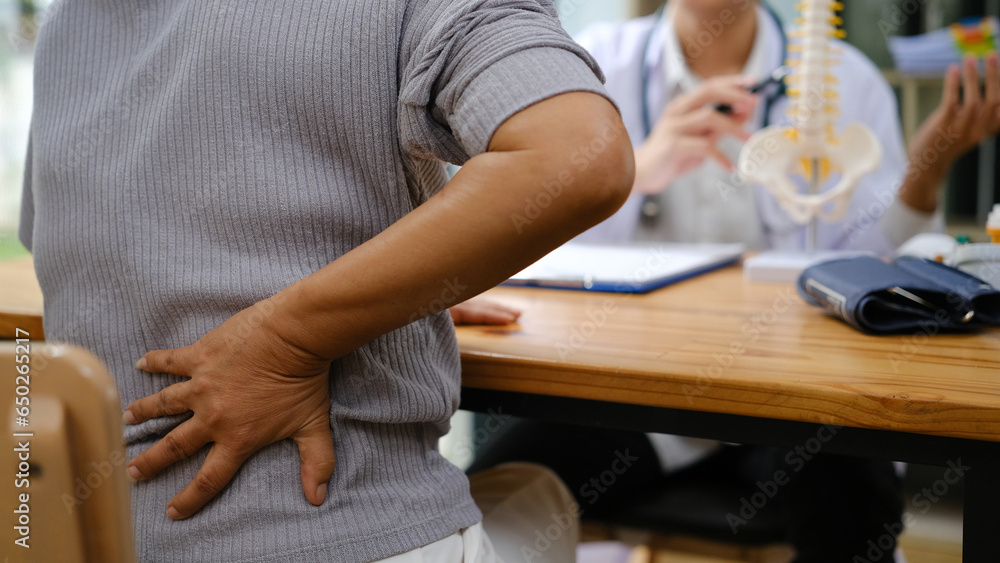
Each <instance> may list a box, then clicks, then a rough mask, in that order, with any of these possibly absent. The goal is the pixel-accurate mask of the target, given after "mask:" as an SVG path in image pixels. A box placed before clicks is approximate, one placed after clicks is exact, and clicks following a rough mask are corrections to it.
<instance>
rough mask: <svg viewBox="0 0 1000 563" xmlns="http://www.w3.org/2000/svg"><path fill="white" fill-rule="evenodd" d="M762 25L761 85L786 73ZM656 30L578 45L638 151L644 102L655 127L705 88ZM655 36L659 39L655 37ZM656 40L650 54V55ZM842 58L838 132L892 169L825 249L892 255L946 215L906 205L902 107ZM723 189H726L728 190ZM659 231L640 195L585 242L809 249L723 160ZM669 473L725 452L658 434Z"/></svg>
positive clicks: (668, 200)
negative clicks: (868, 145)
mask: <svg viewBox="0 0 1000 563" xmlns="http://www.w3.org/2000/svg"><path fill="white" fill-rule="evenodd" d="M756 9H757V10H758V22H759V23H760V24H761V25H758V33H757V38H756V40H755V44H754V48H753V50H752V52H751V55H750V57H749V59H748V61H747V64H746V67H745V68H744V74H751V75H754V76H756V77H758V78H759V79H763V78H765V77H767V76H768V75H770V74H771V73H772V72H773V71H774V69H776V68H777V67H779V66H781V65H782V64H784V60H783V59H784V57H785V53H783V51H782V41H781V36H780V33H781V32H780V28H779V27H778V25H777V24H776V23H775V21H774V19H773V17H772V16H771V15H770V14H769V13H767V11H766V10H764V9H763V8H761V7H760V6H757V7H756ZM662 17H663V18H664V21H663V23H662V24H661V25H656V18H657V16H655V15H654V16H648V17H644V18H639V19H635V20H631V21H628V22H625V23H615V24H599V25H596V26H592V27H591V28H589V29H587V30H585V31H584V32H583V34H582V35H581V36H580V37H578V38H577V41H578V42H579V43H580V44H581V45H583V47H584V48H586V49H587V50H589V51H590V53H591V54H592V55H593V56H594V58H595V59H597V62H598V63H599V64H600V66H601V68H602V69H603V70H604V73H605V75H606V78H607V89H608V92H609V93H610V94H611V97H612V98H613V99H614V100H615V102H616V104H617V105H618V108H619V110H620V111H621V114H622V119H623V121H624V122H625V126H626V128H627V130H628V133H629V136H630V138H631V140H632V144H633V146H636V147H638V146H639V145H640V144H642V142H643V141H644V140H645V139H644V138H643V135H644V126H643V116H642V104H641V101H640V100H641V98H640V97H639V96H640V95H646V96H647V100H648V104H649V105H648V107H649V108H650V114H651V120H652V122H653V124H655V123H656V120H657V118H658V117H659V115H660V113H661V112H662V110H663V108H664V107H665V106H666V105H667V103H668V102H669V101H670V100H671V99H672V98H673V97H675V96H677V95H679V94H680V93H683V92H686V91H689V90H690V89H691V88H693V87H694V86H696V85H697V82H698V79H697V78H696V77H694V76H693V75H692V73H691V72H690V70H689V69H688V68H687V65H686V64H685V62H684V57H683V53H682V52H681V51H680V45H679V43H678V39H677V36H676V34H675V33H674V30H673V26H672V20H671V17H670V11H669V10H666V12H665V13H664V15H663V16H662ZM651 33H654V34H655V35H654V36H653V37H652V38H651V39H650V34H651ZM647 41H648V49H647ZM835 45H836V47H837V48H839V49H840V50H841V51H842V54H841V55H839V58H840V61H841V62H840V64H839V65H838V66H836V67H835V68H834V69H833V72H834V74H835V76H836V77H837V78H838V81H839V90H840V110H841V113H840V118H839V120H838V124H837V130H838V131H842V130H843V128H844V126H845V125H846V124H847V123H850V122H855V121H858V122H861V123H864V124H865V125H867V126H868V127H869V128H871V129H872V131H873V132H874V133H875V136H876V137H877V138H878V139H879V141H880V142H881V144H882V150H883V157H882V164H881V166H880V167H879V169H878V170H876V171H875V172H874V173H872V174H869V175H867V176H865V177H864V179H862V181H861V182H860V183H859V185H858V188H857V191H856V192H855V194H854V196H853V198H852V199H851V203H850V207H849V211H848V213H847V215H846V216H845V218H844V219H843V220H842V221H840V222H838V223H834V224H828V223H820V224H819V227H818V232H817V246H818V247H819V248H820V249H844V250H847V249H862V250H870V251H873V252H875V253H877V254H880V255H883V256H889V255H891V254H892V253H893V252H894V251H895V249H896V248H897V247H898V246H899V245H900V244H902V243H903V242H905V241H906V240H908V239H909V238H910V237H912V236H914V235H916V234H918V233H921V232H928V231H942V230H943V228H944V221H943V214H941V213H940V212H938V213H934V214H927V213H921V212H918V211H916V210H913V209H910V208H909V207H907V206H906V205H905V204H903V203H902V202H900V201H898V199H897V198H896V193H897V192H898V190H899V187H900V185H901V184H902V180H903V177H904V174H905V171H906V164H907V156H906V150H905V147H904V144H903V139H902V134H901V131H900V124H899V114H898V110H897V107H896V98H895V95H894V94H893V92H892V89H891V88H890V87H889V85H888V83H887V82H886V81H885V79H884V78H883V76H882V74H881V72H879V70H878V68H876V67H875V65H874V64H872V62H871V61H870V60H868V59H867V58H866V57H865V56H864V55H863V54H862V53H861V52H859V51H858V50H857V49H855V48H854V47H852V46H851V45H848V44H846V43H843V42H840V41H837V42H836V43H835ZM644 69H645V71H646V72H648V91H647V92H645V93H641V92H640V90H641V88H642V75H641V74H640V73H641V72H643V70H644ZM788 107H789V100H788V98H787V97H783V98H781V99H780V100H778V101H776V103H775V104H774V105H773V107H772V109H771V116H770V117H771V119H770V122H771V123H772V124H780V125H790V124H791V120H790V118H789V117H788V116H787V112H788ZM763 111H764V108H763V103H761V104H759V106H758V110H757V115H756V116H755V117H754V118H753V119H751V120H750V122H749V123H748V129H750V130H756V129H758V128H760V127H761V126H762V123H763ZM739 148H740V142H739V141H738V140H736V139H735V138H732V137H730V138H728V139H724V140H723V142H722V143H720V149H721V150H723V152H726V153H727V154H728V156H729V157H730V159H731V160H732V161H733V162H736V159H737V155H738V154H739ZM720 180H721V181H722V182H723V183H724V185H725V186H726V187H723V188H720V186H722V185H723V184H720ZM661 198H662V199H661V211H660V216H659V218H658V220H657V225H656V226H655V227H648V226H643V225H642V224H640V220H639V217H640V207H641V203H642V196H641V195H633V196H632V197H630V198H629V200H628V201H627V202H626V203H625V205H624V206H623V207H622V208H621V209H620V210H619V211H618V212H617V213H616V214H615V215H613V216H612V217H611V218H609V219H608V220H607V221H605V222H603V223H601V224H600V225H598V226H596V227H594V228H593V229H591V230H589V231H587V232H586V233H583V234H582V235H580V236H579V237H577V241H579V242H593V243H627V242H631V241H635V240H660V241H671V242H743V243H746V244H747V245H748V246H749V247H750V248H753V249H775V250H797V249H803V248H804V247H805V232H806V229H805V228H804V227H802V226H799V225H796V224H795V223H793V222H792V221H791V220H790V219H789V218H788V216H787V215H786V214H785V212H784V211H783V210H782V209H781V207H780V205H779V204H778V202H777V200H775V198H774V197H773V196H772V195H771V194H770V193H769V192H767V191H766V190H765V189H764V188H762V187H760V186H752V187H751V186H748V185H745V184H743V183H742V180H741V179H739V178H736V181H735V182H734V181H733V177H732V176H731V173H728V172H726V171H725V170H724V169H723V168H722V167H721V166H719V165H718V164H716V163H715V162H714V161H710V160H709V161H706V162H705V163H703V164H702V165H701V166H700V167H698V168H697V169H695V170H694V171H692V172H691V173H689V174H688V175H686V176H685V177H683V178H680V179H678V180H677V181H676V182H675V183H674V184H672V185H671V186H670V187H669V188H668V189H667V190H666V191H665V192H664V194H662V196H661ZM650 440H651V442H652V444H653V447H654V449H655V450H656V452H657V455H658V457H659V460H660V464H661V466H662V467H663V469H664V471H673V470H676V469H680V468H682V467H684V466H687V465H690V464H691V463H694V462H695V461H697V460H699V459H701V458H702V457H704V456H705V455H707V454H708V453H710V452H711V451H712V450H714V449H715V448H717V447H718V445H719V444H718V443H717V442H714V441H711V440H699V439H693V438H684V437H678V436H667V435H662V434H650Z"/></svg>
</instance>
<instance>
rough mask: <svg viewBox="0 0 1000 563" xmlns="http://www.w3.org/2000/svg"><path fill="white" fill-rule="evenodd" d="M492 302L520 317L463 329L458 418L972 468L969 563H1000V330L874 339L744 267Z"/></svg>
mask: <svg viewBox="0 0 1000 563" xmlns="http://www.w3.org/2000/svg"><path fill="white" fill-rule="evenodd" d="M489 295H490V296H492V297H493V298H495V299H498V300H501V301H503V302H505V303H507V304H509V305H513V306H516V307H518V308H520V309H522V310H523V311H524V313H523V316H522V318H521V320H520V323H519V324H518V325H516V326H513V327H509V328H488V327H463V328H460V329H459V331H458V337H459V343H460V345H461V349H462V361H463V364H462V365H463V391H462V408H465V409H469V410H475V411H480V412H487V411H488V410H489V409H494V410H495V409H498V408H501V409H502V412H504V413H508V414H513V415H515V416H522V417H531V418H540V419H547V420H553V421H560V422H572V423H577V424H588V425H595V426H607V427H617V428H624V429H631V430H640V431H656V432H666V433H673V434H683V435H688V436H695V437H701V438H711V439H718V440H724V441H729V442H739V443H747V444H761V445H780V446H785V447H789V448H796V447H800V448H806V449H807V450H809V449H810V448H812V447H813V446H816V445H821V447H822V449H823V451H825V452H828V453H840V454H850V455H858V456H864V457H872V458H881V459H892V460H899V461H908V462H913V463H922V464H928V465H937V466H941V467H942V468H944V469H942V476H946V477H947V478H949V479H954V477H955V473H954V470H951V472H950V473H949V472H947V471H948V468H951V467H952V466H953V465H956V464H960V465H961V466H964V467H971V468H972V469H971V470H969V471H968V473H967V474H966V475H965V476H964V479H965V486H966V498H965V517H964V527H965V530H964V548H963V552H964V560H965V561H974V562H980V561H982V562H990V563H995V562H996V561H998V560H1000V534H997V533H996V531H995V530H996V529H998V528H1000V514H998V512H997V510H996V508H997V504H998V502H1000V484H998V483H1000V330H989V331H986V332H983V333H979V334H974V335H943V334H932V333H936V330H934V327H928V328H927V329H926V330H922V331H919V332H917V333H915V334H909V335H904V336H892V337H873V336H866V335H863V334H861V333H859V332H857V331H855V330H854V329H852V328H850V327H848V326H847V325H846V324H843V323H841V322H839V321H837V320H834V319H832V318H829V317H827V316H826V315H825V314H824V313H823V312H822V311H821V310H819V309H817V308H814V307H811V306H808V305H806V304H805V302H804V301H802V300H801V299H800V298H799V297H798V295H797V294H796V293H795V291H794V289H793V288H792V287H791V286H790V285H769V284H745V283H744V282H743V281H742V272H741V270H740V269H739V268H729V269H726V270H722V271H719V272H716V273H712V274H709V275H706V276H703V277H701V278H697V279H695V280H690V281H687V282H684V283H681V284H678V285H676V286H672V287H668V288H665V289H663V290H660V291H657V292H654V293H652V294H649V295H645V296H624V295H611V294H592V293H581V292H569V291H554V290H544V289H523V288H499V289H495V290H493V291H492V292H490V293H489ZM827 424H829V425H839V426H843V427H844V428H842V429H839V431H838V432H837V433H836V436H835V437H834V438H833V439H832V440H829V441H828V442H826V441H823V442H822V443H821V442H820V441H817V437H827V436H828V434H827V433H826V431H825V430H824V429H823V428H824V427H823V425H827ZM939 492H940V491H939ZM953 494H954V493H953ZM862 555H863V554H862Z"/></svg>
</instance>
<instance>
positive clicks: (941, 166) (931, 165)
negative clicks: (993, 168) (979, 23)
mask: <svg viewBox="0 0 1000 563" xmlns="http://www.w3.org/2000/svg"><path fill="white" fill-rule="evenodd" d="M985 79H986V87H985V89H983V88H981V87H980V74H979V64H978V62H977V61H976V58H975V57H972V56H970V57H967V58H966V59H965V60H964V61H962V66H961V68H959V67H958V66H957V65H953V66H952V67H951V68H949V69H948V74H947V75H946V76H945V81H944V93H943V96H942V99H941V104H940V105H939V106H938V107H937V109H936V110H934V113H932V114H931V115H930V117H928V118H927V120H926V121H925V122H924V123H923V125H921V127H920V129H919V130H918V131H917V133H916V134H915V135H914V137H913V140H912V141H911V142H910V147H909V151H908V152H909V157H910V167H909V170H908V173H907V177H906V180H905V181H904V183H903V186H902V188H901V189H900V194H899V197H900V199H902V200H903V201H904V202H905V203H907V204H908V205H909V206H910V207H912V208H914V209H917V210H919V211H925V212H931V211H934V209H935V208H936V207H937V199H938V191H939V189H940V186H941V185H942V184H943V182H944V177H945V176H946V175H947V174H948V171H949V169H950V168H951V166H952V165H953V164H954V163H955V161H956V160H958V159H959V157H961V156H962V155H964V154H966V153H967V152H969V151H970V150H972V149H973V148H975V147H976V146H978V145H979V143H981V142H983V141H984V140H986V139H988V138H989V137H992V136H993V135H996V134H997V133H998V132H1000V56H998V55H997V54H996V53H992V54H990V55H989V56H987V57H986V77H985ZM960 90H961V92H960Z"/></svg>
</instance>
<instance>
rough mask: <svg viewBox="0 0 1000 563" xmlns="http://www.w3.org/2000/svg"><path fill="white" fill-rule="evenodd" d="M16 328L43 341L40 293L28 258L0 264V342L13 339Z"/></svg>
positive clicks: (33, 269)
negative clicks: (0, 340)
mask: <svg viewBox="0 0 1000 563" xmlns="http://www.w3.org/2000/svg"><path fill="white" fill-rule="evenodd" d="M18 328H20V329H22V330H26V331H28V332H29V333H30V334H31V338H32V339H39V338H44V334H43V332H42V290H41V288H39V287H38V280H37V279H36V278H35V268H34V267H33V266H32V263H31V258H30V257H28V258H17V259H14V260H6V261H2V262H0V338H14V333H15V331H16V330H17V329H18Z"/></svg>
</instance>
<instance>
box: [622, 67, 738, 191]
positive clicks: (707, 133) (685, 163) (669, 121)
mask: <svg viewBox="0 0 1000 563" xmlns="http://www.w3.org/2000/svg"><path fill="white" fill-rule="evenodd" d="M754 81H755V80H754V78H753V77H749V76H726V77H719V78H712V79H710V80H706V81H704V82H702V83H701V84H700V85H699V86H698V87H697V88H695V89H694V90H692V91H691V92H688V93H686V94H684V95H682V96H678V97H677V98H676V99H674V100H673V101H671V102H670V103H669V104H668V105H667V107H666V108H665V109H664V110H663V114H662V115H660V119H659V121H657V123H656V125H655V126H654V127H653V130H652V131H651V132H650V134H649V138H648V139H646V141H645V142H644V143H643V144H642V146H640V147H639V148H638V149H636V152H635V161H636V174H635V185H634V189H633V192H637V193H641V194H655V193H659V192H662V191H663V190H665V189H666V188H667V187H668V186H669V185H670V183H671V182H673V181H674V180H676V179H677V178H678V177H680V176H683V175H684V174H686V173H688V172H690V171H691V170H693V169H694V168H697V167H698V166H700V165H701V163H702V162H704V161H705V160H706V159H712V160H714V161H716V162H718V163H719V165H720V166H722V167H723V168H725V169H726V170H732V169H733V168H734V164H733V162H732V161H730V159H729V158H728V157H727V156H726V155H725V154H723V153H722V151H720V150H719V149H718V147H717V146H716V145H717V143H718V142H719V139H721V138H723V137H725V136H726V135H732V136H734V137H736V138H738V139H741V140H744V141H745V140H747V139H748V138H749V137H750V134H749V133H747V132H746V130H745V129H744V125H745V123H746V121H747V120H748V119H750V117H752V116H753V113H754V108H755V106H756V105H757V99H756V97H755V96H754V95H753V94H751V93H749V92H747V88H748V87H750V86H751V85H752V84H753V83H754ZM719 104H727V105H729V106H731V107H732V108H733V111H732V113H730V114H728V115H727V114H723V113H721V112H719V111H717V110H716V109H715V106H716V105H719Z"/></svg>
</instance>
